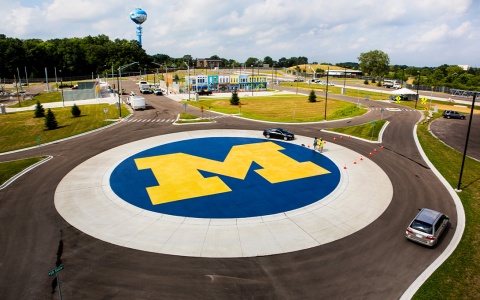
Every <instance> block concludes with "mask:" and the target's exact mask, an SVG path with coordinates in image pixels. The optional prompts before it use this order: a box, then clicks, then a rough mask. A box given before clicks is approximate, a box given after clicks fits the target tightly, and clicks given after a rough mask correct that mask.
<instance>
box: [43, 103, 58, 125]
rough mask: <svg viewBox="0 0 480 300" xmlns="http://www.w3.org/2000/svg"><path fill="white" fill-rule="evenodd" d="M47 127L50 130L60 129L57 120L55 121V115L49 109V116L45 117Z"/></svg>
mask: <svg viewBox="0 0 480 300" xmlns="http://www.w3.org/2000/svg"><path fill="white" fill-rule="evenodd" d="M45 127H47V129H48V130H52V129H55V128H57V127H58V123H57V119H55V114H54V113H53V112H52V110H51V109H50V108H49V109H48V111H47V115H46V116H45Z"/></svg>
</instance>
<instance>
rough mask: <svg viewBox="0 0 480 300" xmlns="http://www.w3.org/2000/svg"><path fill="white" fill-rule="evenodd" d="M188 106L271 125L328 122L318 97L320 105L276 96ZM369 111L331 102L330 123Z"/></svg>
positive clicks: (301, 98) (206, 100)
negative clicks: (275, 123)
mask: <svg viewBox="0 0 480 300" xmlns="http://www.w3.org/2000/svg"><path fill="white" fill-rule="evenodd" d="M187 103H188V105H192V106H196V107H202V106H203V108H204V109H205V110H207V109H208V110H212V111H216V112H221V113H225V114H241V115H242V117H245V118H248V119H255V120H264V121H270V122H286V123H300V122H318V121H324V119H325V99H324V98H321V97H317V102H309V101H308V96H305V95H293V94H292V95H288V94H287V95H285V94H283V95H272V96H253V97H250V96H248V97H242V98H240V103H241V105H238V106H237V105H231V104H230V98H212V97H200V100H199V101H198V102H195V101H190V102H187ZM365 112H366V110H365V109H359V108H358V107H357V105H356V104H351V103H348V102H343V101H337V100H328V101H327V120H337V119H341V118H349V117H354V116H358V115H362V114H364V113H365Z"/></svg>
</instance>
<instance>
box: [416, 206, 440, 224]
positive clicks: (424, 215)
mask: <svg viewBox="0 0 480 300" xmlns="http://www.w3.org/2000/svg"><path fill="white" fill-rule="evenodd" d="M441 215H442V213H440V212H438V211H436V210H433V209H429V208H423V209H422V210H421V211H420V213H419V214H418V215H417V217H416V218H415V220H418V221H422V222H425V223H428V224H433V222H435V220H436V219H438V218H439V217H440V216H441Z"/></svg>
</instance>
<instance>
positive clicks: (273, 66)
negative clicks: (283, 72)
mask: <svg viewBox="0 0 480 300" xmlns="http://www.w3.org/2000/svg"><path fill="white" fill-rule="evenodd" d="M274 68H275V64H273V65H272V86H273V69H274Z"/></svg>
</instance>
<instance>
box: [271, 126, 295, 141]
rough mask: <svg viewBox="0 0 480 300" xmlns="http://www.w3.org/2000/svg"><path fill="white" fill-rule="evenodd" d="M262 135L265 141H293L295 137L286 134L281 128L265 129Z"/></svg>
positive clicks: (291, 134)
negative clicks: (272, 139) (270, 139)
mask: <svg viewBox="0 0 480 300" xmlns="http://www.w3.org/2000/svg"><path fill="white" fill-rule="evenodd" d="M263 135H264V136H265V137H266V138H267V139H269V138H274V139H282V140H285V141H288V140H293V139H295V135H294V134H293V133H291V132H288V131H286V130H285V129H282V128H267V129H265V130H264V131H263Z"/></svg>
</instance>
